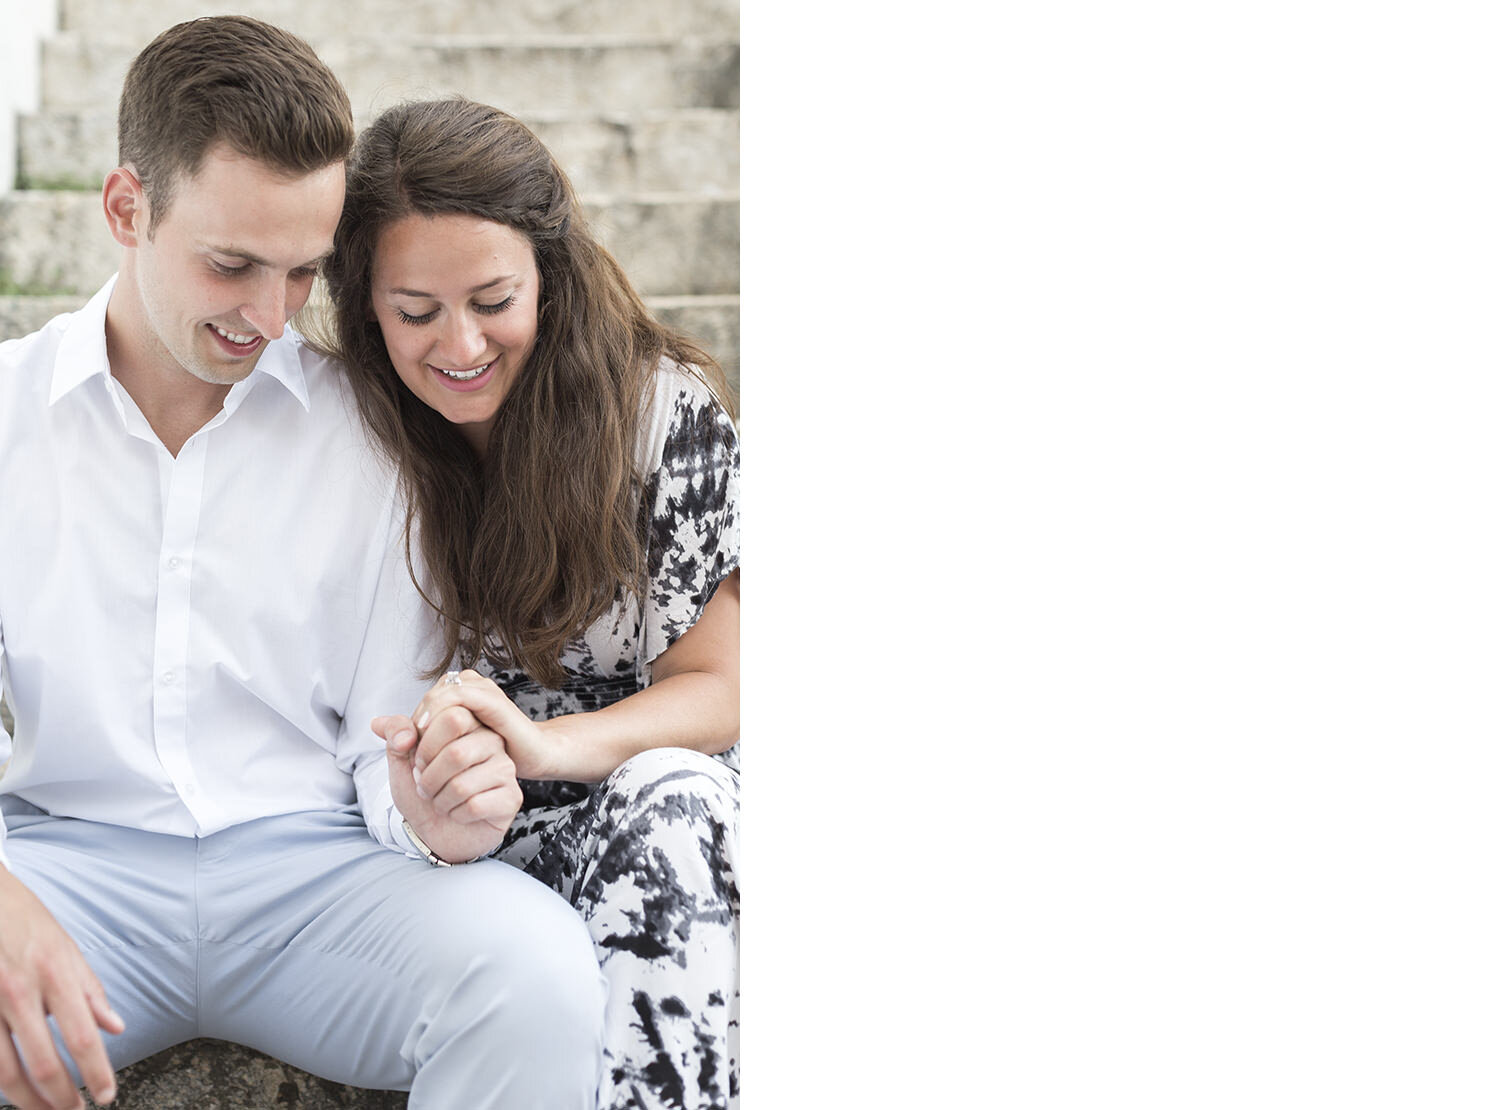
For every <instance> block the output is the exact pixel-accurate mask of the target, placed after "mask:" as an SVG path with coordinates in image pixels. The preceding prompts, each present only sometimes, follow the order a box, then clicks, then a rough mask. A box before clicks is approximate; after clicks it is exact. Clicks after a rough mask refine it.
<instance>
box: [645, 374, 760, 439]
mask: <svg viewBox="0 0 1500 1110" xmlns="http://www.w3.org/2000/svg"><path fill="white" fill-rule="evenodd" d="M645 402H646V412H645V418H644V419H643V420H642V421H641V448H642V452H641V453H642V455H643V456H645V457H646V458H651V457H655V458H660V457H661V454H662V451H663V449H664V448H666V447H667V446H668V445H669V444H681V443H684V442H689V443H691V442H704V441H709V440H712V441H719V442H727V443H733V442H735V439H736V437H735V430H734V421H733V419H731V418H730V415H729V411H728V409H727V407H726V406H725V404H724V402H723V400H722V399H721V398H720V397H719V395H718V393H717V392H716V391H715V389H714V387H713V385H711V384H710V383H709V381H708V379H707V378H706V377H705V376H704V374H703V373H702V372H701V371H700V370H699V369H698V368H697V367H696V366H684V365H683V364H681V363H678V362H674V361H672V360H671V359H667V358H664V359H662V360H661V362H660V363H658V364H657V367H656V372H655V373H654V374H652V375H651V381H650V385H648V387H647V389H646V397H645Z"/></svg>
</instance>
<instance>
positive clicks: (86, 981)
mask: <svg viewBox="0 0 1500 1110" xmlns="http://www.w3.org/2000/svg"><path fill="white" fill-rule="evenodd" d="M49 1014H50V1015H51V1016H52V1017H53V1018H55V1019H56V1021H57V1027H58V1030H59V1031H60V1032H61V1033H62V1040H63V1043H64V1044H65V1045H67V1046H68V1051H69V1052H70V1053H72V1055H73V1059H74V1061H75V1062H76V1063H77V1064H78V1070H79V1072H80V1073H81V1074H82V1076H83V1081H84V1084H85V1085H86V1086H87V1087H88V1090H89V1094H91V1095H92V1096H93V1097H94V1101H95V1102H98V1103H106V1102H112V1101H113V1100H114V1097H115V1073H114V1069H112V1068H111V1067H110V1066H109V1057H108V1056H106V1055H105V1052H104V1041H103V1040H102V1039H101V1038H100V1036H99V1030H100V1029H104V1030H106V1031H107V1032H110V1033H123V1032H124V1031H125V1022H124V1021H122V1020H121V1019H120V1015H119V1014H117V1013H115V1012H114V1011H113V1010H111V1009H110V1008H109V1002H108V1000H106V998H105V997H104V988H103V987H102V986H101V985H100V983H99V980H98V978H96V977H95V975H94V973H93V971H92V970H90V968H89V965H88V964H87V963H86V962H85V961H84V958H83V954H82V953H81V952H79V951H78V946H77V945H76V944H74V943H73V938H72V937H70V936H68V934H67V933H65V932H63V929H62V926H61V925H59V924H58V923H57V920H56V919H55V918H54V917H53V916H52V915H51V914H50V913H48V912H47V908H46V907H45V906H43V905H42V903H41V902H40V901H39V900H38V899H37V897H36V895H34V894H32V893H31V891H30V890H28V889H27V888H26V886H25V884H23V883H22V882H21V881H20V880H19V879H17V878H16V877H15V876H14V875H12V874H11V873H10V872H9V871H7V870H5V869H4V868H0V1091H4V1092H5V1094H6V1096H7V1097H8V1098H9V1099H10V1100H11V1101H12V1102H14V1103H15V1104H16V1106H18V1107H20V1108H21V1110H83V1096H82V1095H81V1094H79V1092H78V1089H77V1088H76V1087H74V1086H73V1079H72V1077H71V1076H70V1075H69V1074H68V1068H67V1065H66V1064H64V1063H63V1060H62V1057H61V1056H60V1055H59V1054H58V1052H57V1048H56V1046H55V1045H54V1044H53V1042H52V1031H51V1029H49V1028H48V1026H47V1016H48V1015H49ZM12 1036H14V1037H15V1041H14V1043H13V1042H12V1040H11V1037H12ZM16 1044H19V1045H20V1046H21V1052H20V1055H17V1053H16V1049H15V1045H16Z"/></svg>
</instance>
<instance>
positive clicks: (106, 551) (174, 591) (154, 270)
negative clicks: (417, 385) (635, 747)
mask: <svg viewBox="0 0 1500 1110" xmlns="http://www.w3.org/2000/svg"><path fill="white" fill-rule="evenodd" d="M352 139H353V126H352V120H351V117H350V111H349V103H348V99H347V96H346V95H345V94H344V92H343V89H342V88H341V87H340V86H339V84H338V82H337V80H336V79H335V78H334V77H333V75H332V74H331V73H329V72H328V70H327V69H326V68H325V67H324V66H323V65H322V63H321V62H319V61H318V59H317V58H316V56H315V55H314V54H313V53H312V51H311V50H310V49H309V48H308V47H307V46H306V44H305V43H303V42H302V41H301V40H299V39H297V38H295V37H293V36H290V35H288V34H286V33H284V32H281V31H279V30H277V29H276V28H273V27H270V26H267V25H266V24H263V23H259V22H257V21H254V20H249V19H242V18H237V17H223V18H215V19H205V20H197V21H193V22H191V23H186V24H181V25H179V26H177V27H174V28H172V29H171V30H169V31H167V32H165V33H164V34H163V35H161V36H160V37H159V38H157V40H156V41H155V42H153V43H152V44H151V45H150V46H149V47H147V48H146V50H144V51H143V52H142V53H141V55H140V56H139V57H138V58H137V59H136V61H135V62H134V63H133V65H132V67H131V70H130V73H129V75H128V76H127V77H126V81H125V88H124V92H123V95H122V97H121V107H120V163H121V164H120V167H119V168H118V169H116V170H115V171H113V172H112V173H111V174H110V175H109V177H108V179H107V180H106V182H105V185H104V190H103V201H104V214H105V219H106V221H107V222H108V225H109V228H110V231H111V233H112V234H113V235H114V237H115V239H116V240H117V241H118V242H119V243H120V245H121V246H122V248H123V253H122V259H121V264H120V270H119V273H118V274H117V275H116V277H115V278H114V279H112V280H111V282H110V283H109V284H108V285H106V286H105V288H104V289H103V290H101V291H100V292H99V294H98V295H97V296H95V297H94V299H93V300H92V301H91V302H90V303H89V304H88V305H87V306H86V307H85V308H83V309H82V310H80V311H79V312H77V313H74V314H70V315H67V316H63V317H59V318H58V319H56V320H53V321H52V322H51V323H49V324H48V325H47V326H46V327H44V328H43V329H42V330H41V331H40V332H38V333H36V334H34V335H32V336H28V337H27V338H25V339H21V340H15V341H12V342H8V343H5V344H0V519H4V520H5V521H6V522H7V529H6V532H7V539H6V541H5V542H4V543H3V544H0V653H3V656H0V657H3V661H4V665H5V684H6V685H5V688H6V693H7V695H8V698H9V701H10V704H11V706H12V709H13V713H14V717H15V737H14V743H13V748H12V746H11V745H8V744H7V745H6V746H5V748H4V749H0V760H4V759H5V758H6V757H8V758H9V762H8V765H6V768H5V773H4V777H3V779H0V807H3V813H4V816H5V829H4V830H3V832H4V839H3V840H0V863H3V864H4V868H0V1091H3V1092H4V1094H5V1095H6V1096H8V1098H9V1099H10V1100H11V1101H12V1102H14V1103H15V1104H17V1105H18V1106H21V1107H23V1108H26V1110H30V1108H32V1107H50V1108H54V1110H57V1108H63V1107H82V1106H83V1102H82V1099H81V1096H80V1094H79V1092H78V1090H77V1089H76V1086H75V1083H76V1082H77V1081H79V1080H80V1079H81V1081H82V1082H83V1083H84V1084H85V1085H86V1086H87V1087H88V1089H89V1091H90V1093H91V1094H92V1095H93V1096H94V1098H95V1099H96V1100H98V1101H100V1102H107V1101H109V1100H111V1099H112V1098H113V1097H114V1094H115V1080H114V1075H113V1072H112V1070H111V1065H113V1066H114V1067H119V1066H123V1065H125V1064H127V1063H130V1062H131V1061H134V1060H137V1059H140V1058H142V1057H144V1056H147V1055H149V1054H151V1053H153V1052H156V1051H158V1050H160V1049H162V1048H165V1047H167V1046H169V1045H171V1044H174V1043H177V1042H180V1041H182V1040H186V1039H189V1038H192V1037H197V1036H205V1037H216V1038H221V1039H225V1040H230V1041H235V1042H238V1043H242V1044H246V1045H250V1046H252V1047H255V1048H257V1049H260V1050H262V1051H264V1052H268V1053H270V1054H272V1055H274V1056H277V1057H279V1058H281V1059H283V1060H286V1061H289V1062H290V1063H292V1064H295V1065H296V1066H298V1067H301V1068H304V1069H306V1070H309V1071H312V1072H314V1073H317V1074H320V1075H323V1076H327V1077H329V1078H332V1079H335V1080H338V1081H341V1082H349V1083H354V1084H357V1085H360V1086H366V1087H380V1088H395V1089H409V1090H410V1091H411V1105H412V1106H413V1107H414V1108H416V1107H440V1108H442V1110H451V1108H454V1107H464V1108H466V1110H467V1108H471V1107H488V1106H501V1105H504V1106H510V1107H519V1106H525V1107H533V1106H536V1107H553V1106H557V1107H563V1106H576V1107H592V1105H593V1095H594V1088H595V1084H596V1082H597V1078H598V1068H599V1052H600V1043H601V1037H602V1031H601V1026H602V1013H603V1006H604V984H603V980H602V978H601V977H600V974H599V970H598V965H597V963H596V961H595V958H594V954H593V950H592V946H591V943H590V940H589V937H588V934H587V933H586V931H585V929H584V927H583V925H582V923H581V921H580V920H579V919H578V917H577V915H576V914H575V913H573V911H572V909H571V908H570V907H569V906H568V905H567V903H565V902H563V901H562V900H561V899H560V898H558V897H557V896H555V895H554V894H552V893H551V892H550V891H548V890H547V889H546V888H544V887H543V886H541V884H539V883H536V882H534V881H533V880H531V879H530V878H528V877H527V876H525V875H524V874H523V873H522V872H520V871H519V870H516V869H514V868H510V867H506V866H505V865H502V864H500V863H498V862H496V861H493V860H488V859H482V860H480V861H479V862H477V863H474V864H473V865H472V866H457V867H448V866H432V865H431V864H447V863H463V862H465V861H468V860H471V859H474V858H475V857H479V856H483V855H485V854H486V853H488V852H489V851H490V850H492V849H493V848H495V847H496V846H497V845H498V844H499V843H500V841H501V839H502V837H503V835H504V832H505V830H506V828H507V827H508V826H509V823H510V820H511V818H512V817H513V816H514V814H515V811H516V808H517V807H518V805H519V803H520V792H519V789H518V788H517V786H516V783H515V773H514V767H513V766H511V765H510V763H509V761H508V759H506V757H505V753H504V746H503V743H501V742H500V741H499V740H498V738H497V737H495V736H494V735H493V734H492V733H487V732H484V731H483V730H478V731H473V732H470V733H469V734H468V735H467V736H466V737H465V738H464V739H463V741H462V743H459V742H457V739H456V737H457V733H458V732H459V731H460V729H459V728H458V727H456V726H455V728H454V737H453V741H454V742H453V743H452V744H451V751H445V752H444V758H443V759H442V760H440V761H438V760H434V761H433V762H432V763H430V764H429V765H428V766H427V769H426V770H425V771H424V772H423V774H422V786H423V789H422V790H421V791H419V790H418V786H417V783H416V782H415V781H414V779H413V770H412V762H411V761H412V753H411V747H412V745H411V739H412V738H406V739H405V740H404V741H403V742H401V743H393V745H392V748H391V749H390V750H389V751H387V750H385V749H384V748H383V747H382V746H381V744H380V742H379V740H378V739H377V738H376V737H375V736H373V734H372V733H371V732H370V729H369V722H370V720H371V718H372V717H374V716H376V715H379V714H386V713H390V712H393V711H394V712H405V711H406V709H407V707H410V706H414V705H415V704H416V703H417V700H418V698H419V697H420V696H421V694H422V692H423V690H424V689H425V683H423V682H422V681H421V680H420V679H419V678H418V677H417V675H418V674H419V672H420V670H421V668H422V667H423V666H425V665H430V664H431V663H432V662H433V660H432V659H431V658H429V657H424V655H423V652H424V650H426V649H428V648H429V644H430V641H429V640H428V639H427V635H428V632H429V631H430V626H429V623H428V617H427V615H426V610H425V607H424V605H423V603H422V601H421V598H420V597H419V596H418V595H417V594H416V592H415V590H414V589H413V588H412V586H411V584H410V582H409V580H408V578H407V574H406V569H405V565H404V559H403V556H402V553H401V548H400V543H399V537H400V535H401V527H402V520H403V517H402V513H401V510H400V508H399V505H398V503H397V500H396V497H395V495H394V493H393V486H394V483H393V482H392V480H391V478H390V476H389V474H388V473H387V472H386V471H385V470H384V469H383V467H382V465H381V464H380V462H379V461H378V460H377V459H376V458H374V457H373V456H372V455H371V453H370V452H369V450H368V449H367V448H366V446H365V444H364V441H363V439H362V436H361V433H360V431H359V425H358V421H357V419H356V418H355V416H354V413H353V411H352V409H351V407H350V404H349V402H348V400H347V398H346V396H345V393H344V392H343V388H342V385H341V379H340V377H339V374H338V370H337V367H335V366H333V365H332V364H330V363H329V362H328V361H327V360H325V359H323V358H321V357H320V356H318V355H317V354H315V353H313V352H312V351H310V350H309V349H308V348H306V347H305V346H304V345H303V344H302V343H301V340H300V339H299V338H298V337H297V336H296V335H295V334H294V333H291V332H288V331H286V322H287V320H288V318H289V317H290V316H291V315H292V314H293V313H294V312H295V311H296V310H297V309H298V308H300V307H301V305H302V304H303V303H304V302H305V300H306V299H307V295H308V291H309V288H310V285H311V282H312V279H313V276H314V273H315V272H316V270H317V267H318V263H319V261H320V260H321V259H322V258H323V257H324V256H325V255H326V254H327V253H328V251H329V250H330V249H331V243H332V237H333V231H334V227H335V225H336V223H337V220H338V217H339V211H340V207H341V205H342V201H343V161H344V158H345V156H346V155H347V153H348V150H349V147H350V144H351V142H352ZM462 724H467V725H472V724H473V722H472V721H469V722H466V723H465V722H457V723H456V725H462ZM433 727H434V728H436V727H437V725H436V724H434V726H433ZM429 743H431V741H429ZM439 763H441V765H442V767H443V768H444V769H443V770H441V771H435V770H434V767H436V766H437V765H438V764H439ZM377 842H378V843H377ZM423 856H425V857H426V858H425V859H424V858H422V857H423ZM429 861H430V862H429ZM49 1019H50V1023H51V1024H50V1027H49ZM101 1031H102V1033H101Z"/></svg>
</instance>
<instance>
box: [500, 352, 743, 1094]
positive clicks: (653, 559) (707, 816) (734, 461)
mask: <svg viewBox="0 0 1500 1110" xmlns="http://www.w3.org/2000/svg"><path fill="white" fill-rule="evenodd" d="M638 457H639V460H640V465H641V467H642V471H641V472H642V474H644V475H645V476H646V480H645V488H644V492H643V498H642V525H643V527H644V528H645V529H646V533H647V546H646V560H647V574H648V580H649V581H648V588H647V589H646V591H645V593H646V597H645V603H644V605H642V604H641V603H640V602H639V601H637V600H636V599H634V598H630V599H627V600H626V601H624V602H619V603H617V604H616V605H615V607H614V609H613V610H612V611H611V612H609V613H607V614H606V615H605V616H604V617H603V618H602V619H601V620H599V621H598V622H597V623H595V624H594V625H593V626H592V627H590V628H589V629H588V630H587V631H586V632H584V633H583V635H581V636H579V637H578V638H577V639H576V640H574V641H573V643H571V644H570V645H569V646H568V648H567V649H566V651H565V652H564V654H563V655H562V658H561V662H562V665H563V668H564V670H565V671H566V672H567V678H566V680H565V681H564V683H563V685H562V686H561V687H560V688H558V689H547V688H544V687H542V686H539V685H538V684H537V683H536V682H535V681H533V680H532V679H531V678H530V677H529V676H528V675H527V674H525V673H524V672H523V671H520V670H516V669H513V668H507V667H506V666H504V665H503V664H498V665H497V664H496V663H495V662H493V661H486V662H483V663H481V664H480V666H479V670H480V671H481V673H484V674H487V675H489V677H491V678H493V679H494V680H495V682H496V683H497V684H498V685H499V686H500V687H501V688H502V689H504V691H505V692H506V694H507V695H508V696H509V697H510V699H511V700H512V701H513V702H515V703H516V705H517V706H519V707H520V708H521V710H522V711H523V712H525V713H526V714H527V715H528V716H530V717H531V718H532V719H533V720H547V719H550V718H552V717H557V716H560V715H562V714H568V713H586V712H589V711H592V710H595V709H601V708H603V707H604V706H606V705H610V704H612V703H614V702H617V701H619V700H620V699H621V698H625V697H628V696H629V695H631V694H634V693H636V692H637V691H638V690H642V689H644V688H645V687H646V686H648V685H649V684H650V682H651V666H652V663H653V661H654V660H655V659H656V658H657V657H658V656H659V655H661V653H662V652H663V651H665V650H666V649H667V648H668V647H670V646H671V645H672V644H673V643H674V642H675V641H676V640H677V638H678V637H679V636H681V635H682V634H683V633H684V632H686V631H687V630H688V629H689V628H691V627H692V626H693V624H694V623H696V621H697V620H698V618H699V616H700V615H701V614H702V612H703V607H704V606H705V605H707V604H708V601H709V599H710V598H712V597H713V594H714V591H715V590H716V589H717V588H718V586H719V584H720V583H721V582H722V581H723V580H724V579H725V578H726V577H728V576H729V574H730V573H731V572H732V571H734V570H735V569H736V568H737V567H738V566H739V561H740V537H739V441H738V438H737V436H736V434H735V430H734V425H733V423H732V422H731V421H730V419H729V416H728V414H726V413H725V411H724V409H723V408H722V407H721V406H720V405H719V403H718V401H717V400H716V399H715V398H714V396H713V394H712V393H711V392H710V390H709V389H708V387H707V386H706V385H704V384H703V382H702V381H700V380H699V379H698V378H697V377H696V376H694V375H692V374H690V373H687V372H685V371H683V370H682V369H680V368H679V367H677V366H675V365H673V364H671V363H663V364H662V366H661V367H660V368H659V369H658V372H657V374H656V386H655V394H654V399H653V401H652V404H651V408H650V410H649V413H648V415H647V417H646V419H645V420H644V421H643V426H642V434H641V442H640V445H639V456H638ZM738 765H739V761H738V749H737V748H732V749H730V750H729V751H728V752H725V753H724V754H723V755H721V756H717V757H709V756H705V755H700V754H699V753H697V752H693V751H688V750H686V749H683V748H658V749H655V750H652V751H647V752H643V753H642V754H640V755H637V756H635V757H634V758H632V759H630V760H627V761H626V762H625V763H624V764H622V765H621V766H620V767H619V768H618V769H616V770H615V771H614V772H613V773H612V774H611V775H610V776H609V777H608V778H606V779H605V780H604V781H603V782H602V783H599V784H597V786H588V785H584V784H581V783H570V782H528V781H524V780H523V782H522V784H521V785H522V788H523V790H524V792H525V796H526V801H525V804H524V806H523V809H522V811H521V813H520V814H519V815H517V817H516V820H515V823H514V824H513V825H512V826H511V829H510V832H509V833H508V834H507V836H506V838H505V843H504V844H503V845H502V846H501V848H500V850H499V852H498V853H497V854H498V856H499V858H500V859H502V860H505V861H506V862H508V863H512V864H514V865H515V866H517V867H520V868H522V869H523V870H525V871H526V872H528V873H529V874H531V875H533V876H534V877H536V878H537V879H539V880H541V881H542V882H544V883H546V884H547V885H549V886H551V887H552V888H553V889H554V890H556V891H557V892H558V893H560V894H561V895H562V896H563V897H564V898H566V899H568V900H569V901H570V902H571V903H572V904H573V906H574V907H575V908H576V909H577V910H578V912H579V913H580V914H582V915H583V918H584V921H585V922H586V923H587V924H588V928H589V931H590V933H591V934H592V935H593V938H594V946H595V949H596V951H597V952H598V956H599V963H600V966H601V967H602V968H603V970H604V975H605V978H606V979H607V980H608V982H609V1001H608V1004H607V1009H606V1014H605V1042H604V1043H605V1061H604V1073H603V1080H602V1082H601V1084H600V1091H599V1106H600V1108H601V1110H626V1108H631V1110H656V1108H658V1107H661V1108H667V1107H671V1108H683V1110H691V1108H702V1107H725V1108H727V1107H733V1106H737V1105H738V1102H739V962H738V950H739V881H738V876H737V873H736V864H737V856H738V849H739V771H738Z"/></svg>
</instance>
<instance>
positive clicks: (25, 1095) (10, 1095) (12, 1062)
mask: <svg viewBox="0 0 1500 1110" xmlns="http://www.w3.org/2000/svg"><path fill="white" fill-rule="evenodd" d="M0 1093H3V1094H4V1095H5V1097H6V1098H7V1099H8V1100H10V1101H11V1102H13V1103H15V1104H16V1106H17V1107H18V1108H19V1110H49V1108H48V1106H47V1100H46V1099H44V1098H43V1097H42V1093H41V1092H40V1091H38V1090H37V1089H36V1088H35V1087H33V1086H32V1085H31V1081H30V1080H28V1079H27V1078H26V1070H25V1069H24V1068H23V1067H22V1066H21V1057H20V1056H19V1055H17V1053H16V1046H15V1043H14V1042H13V1041H12V1040H11V1039H10V1030H9V1029H7V1028H6V1027H5V1025H4V1024H3V1023H0Z"/></svg>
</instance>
